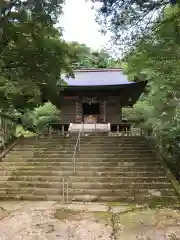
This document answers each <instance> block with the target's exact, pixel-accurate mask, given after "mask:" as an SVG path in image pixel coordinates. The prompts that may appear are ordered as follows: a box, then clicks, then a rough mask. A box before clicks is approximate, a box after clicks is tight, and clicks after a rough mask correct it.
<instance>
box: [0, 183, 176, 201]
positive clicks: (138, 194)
mask: <svg viewBox="0 0 180 240" xmlns="http://www.w3.org/2000/svg"><path fill="white" fill-rule="evenodd" d="M68 190H69V195H70V196H76V195H81V194H83V195H90V196H97V197H98V196H99V197H100V196H110V195H111V194H113V195H119V197H121V196H122V195H123V196H124V197H132V196H133V197H135V198H139V199H140V198H142V197H144V198H155V197H163V196H169V197H170V198H172V197H173V196H174V197H177V195H176V192H175V191H174V190H170V189H163V190H161V191H159V189H154V191H153V190H152V189H150V190H148V189H136V190H135V189H81V188H80V189H71V188H69V189H68ZM0 192H4V193H6V194H8V193H10V194H32V195H51V194H52V195H58V194H59V195H62V194H63V188H60V189H58V188H37V187H28V188H27V187H21V188H18V187H17V188H15V187H14V186H13V187H8V188H1V189H0Z"/></svg>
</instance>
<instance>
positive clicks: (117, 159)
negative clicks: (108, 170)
mask: <svg viewBox="0 0 180 240" xmlns="http://www.w3.org/2000/svg"><path fill="white" fill-rule="evenodd" d="M72 159H73V154H71V156H69V155H68V156H51V157H48V156H44V157H43V158H42V157H18V156H16V157H13V156H11V157H7V158H4V159H3V161H2V163H9V162H14V163H20V162H22V163H24V162H27V163H28V164H29V163H30V162H33V161H35V162H39V163H40V162H41V163H47V164H48V163H51V162H52V163H56V162H60V161H61V162H62V161H63V162H66V161H68V162H69V161H72ZM76 160H77V161H79V162H82V161H83V162H84V161H85V162H86V161H87V162H88V161H95V162H96V161H97V162H106V161H107V162H109V161H112V162H113V161H115V162H123V161H124V162H143V163H144V162H153V161H157V159H156V158H154V157H152V156H147V157H144V158H143V157H141V156H132V157H130V156H125V157H122V156H119V155H118V156H110V157H109V156H106V155H105V156H101V155H100V156H95V155H92V156H90V157H83V156H82V157H81V156H76ZM0 165H1V163H0Z"/></svg>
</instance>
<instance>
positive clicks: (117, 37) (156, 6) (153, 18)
mask: <svg viewBox="0 0 180 240" xmlns="http://www.w3.org/2000/svg"><path fill="white" fill-rule="evenodd" d="M91 1H92V2H98V3H99V2H100V3H101V7H100V8H99V10H98V14H97V20H98V21H99V23H100V24H101V25H102V27H103V31H106V30H107V29H108V30H110V31H112V32H113V33H114V36H113V42H116V44H118V45H119V47H121V49H123V50H126V49H127V48H128V47H130V46H133V44H134V43H135V42H136V41H137V40H138V39H139V38H141V37H142V36H146V35H148V34H149V33H150V32H151V31H152V27H153V26H154V23H155V22H156V23H158V24H160V25H161V24H165V23H166V22H167V21H169V22H173V20H174V19H176V18H179V16H180V15H179V12H176V13H175V14H174V15H171V17H170V18H169V19H163V13H164V10H165V9H166V7H168V6H170V5H172V6H174V7H175V8H176V7H177V8H179V5H180V1H179V0H132V1H128V0H100V1H99V0H91Z"/></svg>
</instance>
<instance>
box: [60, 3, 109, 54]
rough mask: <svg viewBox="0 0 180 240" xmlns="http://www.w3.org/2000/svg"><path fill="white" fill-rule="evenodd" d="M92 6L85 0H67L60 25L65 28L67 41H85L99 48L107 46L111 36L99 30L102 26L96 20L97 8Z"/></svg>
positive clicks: (93, 47) (95, 48)
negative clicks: (104, 34)
mask: <svg viewBox="0 0 180 240" xmlns="http://www.w3.org/2000/svg"><path fill="white" fill-rule="evenodd" d="M91 6H92V4H91V3H90V2H86V1H85V0H66V3H65V6H64V9H63V11H64V14H63V16H61V17H60V19H59V25H60V26H61V27H63V28H64V34H63V36H64V39H65V40H66V41H77V42H79V43H85V44H86V45H87V46H88V47H91V48H92V49H94V50H98V49H101V48H102V47H103V46H105V47H106V46H107V44H108V41H109V37H108V36H103V35H102V34H101V33H100V32H99V29H100V26H99V25H98V23H96V21H95V15H96V14H95V10H93V9H91Z"/></svg>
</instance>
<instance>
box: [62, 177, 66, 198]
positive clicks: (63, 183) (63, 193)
mask: <svg viewBox="0 0 180 240" xmlns="http://www.w3.org/2000/svg"><path fill="white" fill-rule="evenodd" d="M62 185H63V186H62V187H63V189H62V195H63V202H64V197H65V192H64V187H65V182H64V178H62Z"/></svg>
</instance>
